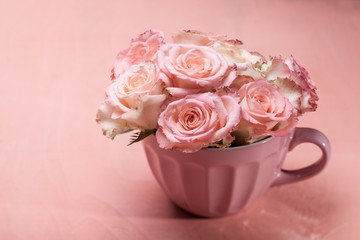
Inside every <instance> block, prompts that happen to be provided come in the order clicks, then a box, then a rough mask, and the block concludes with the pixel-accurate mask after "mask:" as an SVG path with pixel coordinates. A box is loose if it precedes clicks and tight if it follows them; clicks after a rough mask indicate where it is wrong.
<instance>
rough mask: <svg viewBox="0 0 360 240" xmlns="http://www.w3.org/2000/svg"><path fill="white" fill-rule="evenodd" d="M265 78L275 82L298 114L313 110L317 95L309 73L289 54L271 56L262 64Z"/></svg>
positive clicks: (317, 98)
mask: <svg viewBox="0 0 360 240" xmlns="http://www.w3.org/2000/svg"><path fill="white" fill-rule="evenodd" d="M262 72H263V73H264V74H265V79H266V80H268V81H272V82H274V83H275V84H277V85H278V86H279V87H280V88H281V90H282V91H283V93H284V95H285V96H286V97H287V98H288V99H289V100H290V102H291V104H292V105H293V106H294V107H295V108H296V109H297V111H298V113H299V114H302V113H304V112H309V111H315V110H316V107H317V103H316V102H317V101H318V100H319V97H318V96H317V94H316V86H315V83H314V82H313V81H312V80H311V79H310V76H309V73H308V72H307V71H306V70H305V68H303V67H301V66H300V65H299V64H298V63H297V62H296V61H295V59H294V58H293V57H292V56H291V57H290V58H288V59H285V60H283V59H281V58H273V59H271V60H270V61H269V62H268V63H267V64H264V65H263V66H262Z"/></svg>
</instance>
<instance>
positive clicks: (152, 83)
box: [97, 62, 166, 139]
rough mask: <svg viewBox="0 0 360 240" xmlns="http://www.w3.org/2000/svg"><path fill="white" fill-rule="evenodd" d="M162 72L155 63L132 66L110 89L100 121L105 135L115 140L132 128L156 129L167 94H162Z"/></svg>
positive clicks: (99, 116)
mask: <svg viewBox="0 0 360 240" xmlns="http://www.w3.org/2000/svg"><path fill="white" fill-rule="evenodd" d="M161 78H162V74H161V73H160V72H159V70H158V68H157V66H156V65H155V64H154V63H152V62H145V63H141V64H138V65H133V66H131V67H130V68H129V69H128V70H127V71H126V72H124V74H122V75H120V76H119V77H118V78H117V79H116V80H115V81H114V82H113V83H112V84H111V85H110V86H109V87H108V88H107V90H106V100H105V102H104V103H103V104H102V105H101V106H100V107H99V110H98V113H97V122H98V123H99V124H100V125H101V127H102V129H103V133H104V135H106V136H108V137H109V138H111V139H113V138H114V137H115V136H116V135H117V134H118V133H120V132H123V131H126V130H128V129H141V130H143V129H154V128H156V127H157V118H158V116H159V114H160V112H161V107H160V106H161V104H162V103H163V102H164V100H165V98H166V96H165V95H164V94H162V87H161V81H160V79H161Z"/></svg>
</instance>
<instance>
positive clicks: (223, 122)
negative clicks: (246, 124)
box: [156, 93, 240, 152]
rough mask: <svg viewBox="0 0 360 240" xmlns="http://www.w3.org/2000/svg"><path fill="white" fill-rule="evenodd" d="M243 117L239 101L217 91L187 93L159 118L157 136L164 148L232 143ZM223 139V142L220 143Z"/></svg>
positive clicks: (190, 148)
mask: <svg viewBox="0 0 360 240" xmlns="http://www.w3.org/2000/svg"><path fill="white" fill-rule="evenodd" d="M239 120H240V107H239V105H238V100H237V99H236V98H234V97H231V96H221V97H220V96H218V95H216V94H214V93H200V94H193V95H188V96H186V97H185V98H182V99H180V100H176V101H173V102H171V103H170V104H169V105H168V106H167V107H166V109H165V110H164V111H163V112H162V113H161V115H160V117H159V121H158V123H159V128H158V130H157V132H156V138H157V141H158V143H159V146H160V147H162V148H165V149H178V150H181V151H183V152H196V151H198V150H200V149H201V148H204V147H207V146H210V145H222V146H229V145H230V143H231V141H232V140H233V137H232V136H230V133H231V132H232V130H234V128H235V127H236V125H237V124H238V123H239ZM220 141H222V142H220Z"/></svg>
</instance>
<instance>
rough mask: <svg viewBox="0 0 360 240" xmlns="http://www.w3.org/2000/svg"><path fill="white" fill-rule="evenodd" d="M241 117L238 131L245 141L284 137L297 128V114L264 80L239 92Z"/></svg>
mask: <svg viewBox="0 0 360 240" xmlns="http://www.w3.org/2000/svg"><path fill="white" fill-rule="evenodd" d="M239 96H240V107H241V116H242V119H241V120H240V125H239V128H241V129H240V131H242V134H244V132H245V131H248V132H247V134H245V136H246V135H247V136H246V137H247V138H248V139H247V141H249V142H252V141H254V140H256V139H257V138H259V137H261V136H266V135H272V136H286V135H287V134H289V133H291V132H292V131H293V130H294V128H295V126H296V124H297V121H298V119H297V113H296V110H295V108H294V107H293V106H292V105H291V103H290V102H289V100H288V99H287V98H286V97H285V96H284V95H283V93H282V92H281V90H280V88H279V87H278V86H277V85H275V84H271V83H268V82H266V81H264V80H258V81H254V82H250V83H248V84H245V85H244V86H243V87H242V88H241V89H240V91H239Z"/></svg>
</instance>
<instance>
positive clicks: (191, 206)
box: [142, 128, 330, 217]
mask: <svg viewBox="0 0 360 240" xmlns="http://www.w3.org/2000/svg"><path fill="white" fill-rule="evenodd" d="M142 142H143V146H144V149H145V153H146V156H147V159H148V162H149V165H150V167H151V170H152V172H153V174H154V176H155V178H156V179H157V181H158V182H159V183H160V185H161V187H162V188H163V190H164V191H165V192H166V194H167V195H168V196H169V197H170V199H171V200H172V201H173V202H175V203H176V204H177V205H178V206H180V207H182V208H183V209H185V210H187V211H189V212H191V213H193V214H196V215H199V216H205V217H220V216H226V215H230V214H234V213H237V212H239V211H240V210H242V209H244V208H246V207H248V206H250V205H251V204H252V203H253V202H254V201H255V200H256V199H257V198H258V197H260V196H261V195H262V194H263V193H264V192H265V191H266V190H267V189H268V188H269V187H272V186H277V185H281V184H286V183H292V182H297V181H301V180H304V179H306V178H309V177H312V176H314V175H316V174H318V173H319V172H321V171H322V170H323V169H324V167H325V165H326V163H327V161H328V159H329V156H330V143H329V140H328V139H327V138H326V136H325V135H324V134H323V133H321V132H319V131H318V130H315V129H312V128H296V129H295V131H294V132H293V133H292V134H289V135H288V136H285V137H271V138H267V139H265V140H263V141H260V142H257V143H254V144H251V145H247V146H240V147H234V148H228V149H216V148H209V149H202V150H200V151H198V152H195V153H183V152H180V151H177V150H165V149H161V148H159V146H158V144H157V142H156V139H155V136H150V137H148V138H146V139H144V140H143V141H142ZM305 142H309V143H314V144H315V145H317V146H318V147H319V148H320V149H321V151H322V156H321V158H320V159H319V160H318V161H317V162H315V163H313V164H312V165H310V166H308V167H305V168H302V169H298V170H292V171H288V170H282V169H281V167H282V165H283V162H284V160H285V157H286V154H287V152H288V151H291V150H292V149H293V148H294V147H295V146H296V145H298V144H300V143H305Z"/></svg>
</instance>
